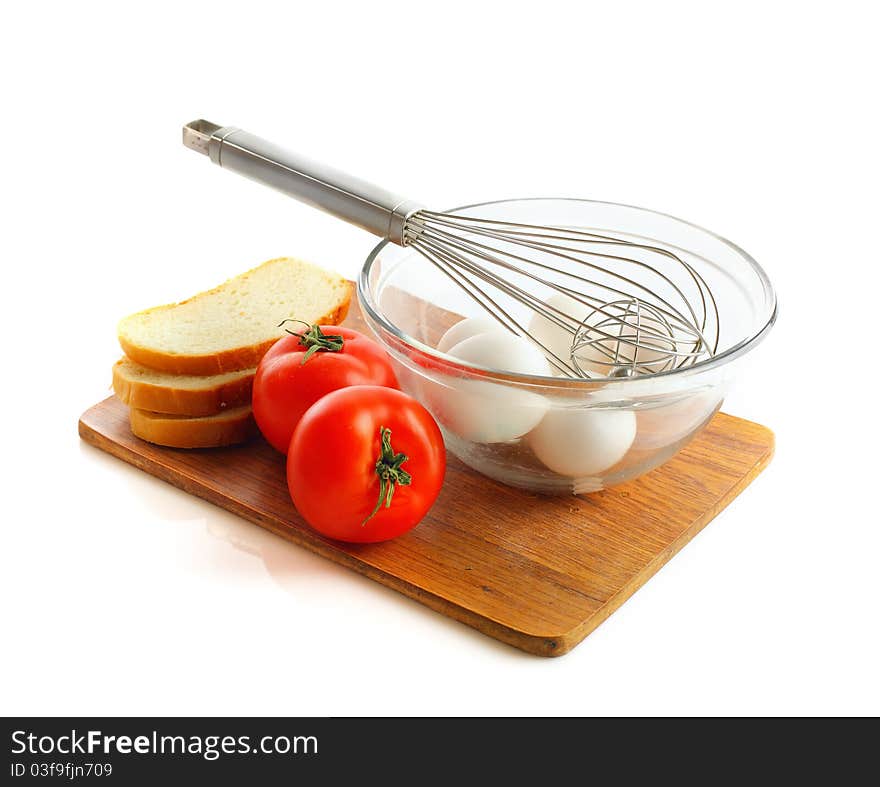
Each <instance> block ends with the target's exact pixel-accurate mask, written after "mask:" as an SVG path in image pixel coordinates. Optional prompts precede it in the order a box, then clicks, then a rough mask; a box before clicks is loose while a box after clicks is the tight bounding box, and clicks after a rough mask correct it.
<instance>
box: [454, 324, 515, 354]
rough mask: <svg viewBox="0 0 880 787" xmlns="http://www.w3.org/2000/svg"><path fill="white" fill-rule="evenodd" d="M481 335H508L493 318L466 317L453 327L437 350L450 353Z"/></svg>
mask: <svg viewBox="0 0 880 787" xmlns="http://www.w3.org/2000/svg"><path fill="white" fill-rule="evenodd" d="M480 333H507V331H506V329H505V328H504V326H502V325H501V323H499V322H498V321H497V320H493V319H492V318H491V317H465V318H464V319H463V320H459V321H458V322H457V323H455V325H453V326H452V327H451V328H450V329H449V330H448V331H446V333H444V334H443V336H441V337H440V341H439V342H437V349H438V350H439V351H440V352H442V353H448V352H449V351H450V350H451V349H452V348H453V347H455V345H456V344H458V343H459V342H463V341H464V340H465V339H470V338H471V336H476V335H477V334H480Z"/></svg>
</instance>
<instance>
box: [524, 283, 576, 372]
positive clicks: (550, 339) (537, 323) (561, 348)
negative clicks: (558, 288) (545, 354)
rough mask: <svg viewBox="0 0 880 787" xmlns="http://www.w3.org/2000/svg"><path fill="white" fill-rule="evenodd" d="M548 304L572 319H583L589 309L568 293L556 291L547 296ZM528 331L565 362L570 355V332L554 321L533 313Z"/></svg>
mask: <svg viewBox="0 0 880 787" xmlns="http://www.w3.org/2000/svg"><path fill="white" fill-rule="evenodd" d="M546 303H547V305H548V306H551V307H553V308H554V309H558V310H559V311H561V312H563V313H564V314H568V315H571V317H573V318H574V319H576V320H577V319H583V318H584V317H586V316H587V315H588V314H589V313H590V311H591V309H590V308H589V307H587V306H584V304H582V303H579V302H578V301H576V300H575V299H574V298H572V297H571V296H570V295H565V294H564V293H561V292H556V293H554V294H553V295H551V296H550V297H549V298H547V301H546ZM529 333H530V334H532V336H534V337H535V339H536V340H537V341H539V342H540V343H541V344H543V345H544V347H546V348H547V349H548V350H549V351H550V352H551V353H553V354H554V355H556V356H558V357H559V358H561V359H562V360H563V361H565V362H566V363H568V362H569V358H570V357H571V340H572V338H574V337H573V335H572V333H571V332H569V331H567V330H566V329H565V328H561V327H559V326H558V325H557V324H556V323H555V322H552V321H551V320H548V319H547V318H546V317H544V316H543V315H541V314H539V313H537V312H536V313H535V314H534V315H533V316H532V319H531V320H530V322H529Z"/></svg>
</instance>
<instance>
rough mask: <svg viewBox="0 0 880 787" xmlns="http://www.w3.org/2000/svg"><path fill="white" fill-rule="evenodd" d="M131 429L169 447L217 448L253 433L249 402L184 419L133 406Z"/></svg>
mask: <svg viewBox="0 0 880 787" xmlns="http://www.w3.org/2000/svg"><path fill="white" fill-rule="evenodd" d="M129 421H130V422H131V431H132V432H134V433H135V435H137V436H138V437H140V438H141V439H142V440H146V441H148V442H150V443H157V444H158V445H167V446H170V447H172V448H217V447H219V446H224V445H234V444H235V443H243V442H244V441H245V440H248V439H250V438H251V437H253V436H254V435H255V434H256V431H257V426H256V424H255V423H254V417H253V415H252V414H251V408H250V405H244V406H243V407H233V408H230V409H229V410H225V411H224V412H222V413H218V414H216V415H207V416H203V417H201V418H187V417H186V416H182V415H168V414H167V413H154V412H151V411H150V410H139V409H138V408H137V407H132V408H131V410H130V411H129Z"/></svg>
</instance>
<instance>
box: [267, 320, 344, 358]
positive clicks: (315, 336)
mask: <svg viewBox="0 0 880 787" xmlns="http://www.w3.org/2000/svg"><path fill="white" fill-rule="evenodd" d="M286 322H298V323H301V324H302V325H306V326H308V328H309V329H308V330H307V331H303V332H302V333H297V332H296V331H290V330H288V329H287V328H285V329H284V330H285V331H286V332H287V333H289V334H290V335H291V336H298V337H299V343H300V344H301V345H302V346H303V347H308V349H307V350H306V351H305V354H304V355H303V358H302V361H300V366H302V364H304V363H305V362H306V361H307V360H309V358H311V357H312V356H313V355H314V354H315V353H317V352H325V353H338V352H339V351H340V350H341V349H342V347H343V345H344V344H345V340H344V339H343V338H342V335H341V334H338V333H323V332H322V331H321V326H320V325H309V324H308V323H307V322H303V321H302V320H292V319H287V320H282V321H281V322H280V323H278V327H279V328H280V327H281V326H282V325H284V323H286Z"/></svg>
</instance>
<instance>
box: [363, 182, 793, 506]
mask: <svg viewBox="0 0 880 787" xmlns="http://www.w3.org/2000/svg"><path fill="white" fill-rule="evenodd" d="M450 212H452V213H458V214H461V215H468V216H480V217H483V218H489V219H500V220H504V221H513V222H522V223H531V224H547V225H557V226H566V227H574V228H578V229H586V230H589V231H594V232H606V233H609V234H618V235H624V236H626V237H629V238H638V239H644V240H647V241H649V242H651V243H656V244H659V245H661V246H665V247H667V248H670V249H674V250H675V252H676V253H677V254H678V255H679V256H680V257H682V258H683V259H684V260H685V261H687V262H688V263H689V264H691V265H693V266H694V267H695V268H696V269H697V270H698V271H699V272H700V274H701V275H702V276H703V277H704V278H705V279H706V281H707V282H708V284H709V286H710V287H711V289H712V292H713V294H714V297H715V299H716V302H717V305H718V312H719V317H720V326H721V327H720V332H719V338H720V343H719V346H718V350H717V353H716V354H715V355H714V357H712V358H708V359H706V360H703V361H700V362H699V363H696V364H694V365H693V366H690V367H688V368H684V369H676V370H672V371H667V372H661V373H657V374H652V375H643V376H639V377H630V378H622V379H613V380H580V379H578V380H572V379H566V378H560V377H550V376H546V377H545V376H536V375H518V374H511V373H509V372H506V371H504V370H503V369H489V368H485V367H478V366H472V365H468V364H465V363H463V362H462V361H459V360H457V359H455V358H453V357H452V356H450V355H447V354H445V353H442V352H439V351H437V350H436V349H435V345H436V344H437V342H438V341H439V339H440V337H441V336H442V334H443V333H444V331H445V330H446V329H447V328H448V327H449V326H450V325H452V324H454V323H455V322H456V321H457V320H458V319H460V318H461V317H477V316H485V314H484V312H483V310H482V309H481V307H480V306H478V305H477V304H476V303H474V302H473V301H471V300H470V299H469V298H468V297H467V296H466V295H464V294H463V293H462V291H461V290H460V288H459V287H457V286H456V285H455V284H454V283H453V282H452V281H451V280H450V279H449V278H448V277H447V276H446V275H445V274H443V273H442V272H440V271H439V270H438V269H436V268H435V267H434V266H433V265H432V264H431V263H430V262H428V261H427V260H426V259H425V258H424V257H422V256H421V255H420V254H419V253H418V252H417V251H415V250H413V249H409V248H402V247H400V246H396V245H394V244H391V243H388V242H387V241H383V242H382V243H380V244H379V245H378V246H377V247H376V248H375V249H373V251H372V253H371V254H370V256H369V257H368V258H367V261H366V263H365V264H364V267H363V270H362V271H361V275H360V278H359V279H358V299H359V301H360V305H361V309H362V311H363V314H364V317H365V319H366V321H367V323H368V324H369V325H370V327H371V329H372V330H373V332H374V333H375V334H376V336H377V338H378V340H379V341H380V342H381V343H382V344H383V345H384V347H385V348H386V350H387V351H388V353H389V355H390V357H391V360H392V362H393V364H394V367H395V370H396V372H397V375H398V379H399V380H400V384H401V386H402V387H403V389H404V390H405V391H407V392H408V393H409V394H410V395H412V396H414V397H415V398H416V399H418V400H419V401H420V402H422V404H424V405H425V407H427V409H428V410H430V412H431V413H432V414H433V416H434V417H435V418H436V419H437V422H438V423H439V424H440V427H441V429H442V431H443V436H444V438H445V440H446V447H447V449H448V450H449V451H450V452H451V453H452V454H454V455H455V456H457V457H458V458H459V459H461V461H463V462H464V463H465V464H467V465H468V466H470V467H472V468H473V469H475V470H477V471H479V472H480V473H483V474H485V475H487V476H489V477H490V478H493V479H496V480H498V481H501V482H502V483H505V484H509V485H511V486H516V487H520V488H523V489H528V490H531V491H535V492H542V493H556V494H565V493H567V494H571V493H574V494H581V493H586V492H594V491H598V490H600V489H604V488H606V487H609V486H612V485H614V484H619V483H622V482H624V481H628V480H630V479H632V478H636V477H637V476H640V475H642V474H643V473H646V472H648V471H649V470H651V469H653V468H654V467H657V466H658V465H659V464H661V463H663V462H665V461H666V460H668V459H669V458H670V457H671V456H673V455H674V454H675V453H676V452H677V451H679V450H680V449H681V448H682V447H683V446H684V445H686V444H687V443H688V442H689V441H690V440H691V439H692V438H693V437H694V435H696V434H697V433H698V432H699V431H700V430H701V429H702V428H703V427H704V426H705V424H706V423H707V422H708V421H709V419H710V418H711V417H712V415H713V414H714V413H715V412H716V411H717V410H718V408H719V407H720V406H721V402H722V400H723V398H724V395H725V392H726V391H727V390H728V387H729V385H730V382H731V380H732V379H733V376H734V373H735V372H736V371H737V370H738V368H739V367H740V365H741V364H740V359H741V358H742V357H743V356H744V355H745V354H746V353H747V352H748V351H749V350H750V349H752V348H753V347H755V346H756V345H757V344H758V343H759V342H760V341H761V339H763V337H764V336H765V335H766V334H767V332H768V330H769V329H770V327H771V326H772V325H773V322H774V320H775V318H776V296H775V294H774V292H773V287H772V286H771V284H770V281H769V279H768V278H767V276H766V274H765V273H764V271H763V270H762V269H761V267H760V266H759V265H758V264H757V263H756V262H755V260H753V259H752V258H751V257H750V256H749V255H748V254H746V252H744V251H743V250H742V249H740V248H738V247H737V246H735V245H734V244H732V243H730V242H729V241H727V240H724V239H723V238H721V237H719V236H717V235H715V234H713V233H711V232H709V231H707V230H704V229H702V228H700V227H697V226H695V225H693V224H690V223H688V222H685V221H682V220H680V219H676V218H674V217H672V216H667V215H665V214H662V213H656V212H654V211H650V210H645V209H643V208H636V207H632V206H629V205H618V204H615V203H609V202H596V201H591V200H574V199H540V198H539V199H526V200H505V201H500V202H491V203H484V204H480V205H469V206H466V207H462V208H457V209H455V210H453V211H450ZM511 305H512V306H516V304H511Z"/></svg>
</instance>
